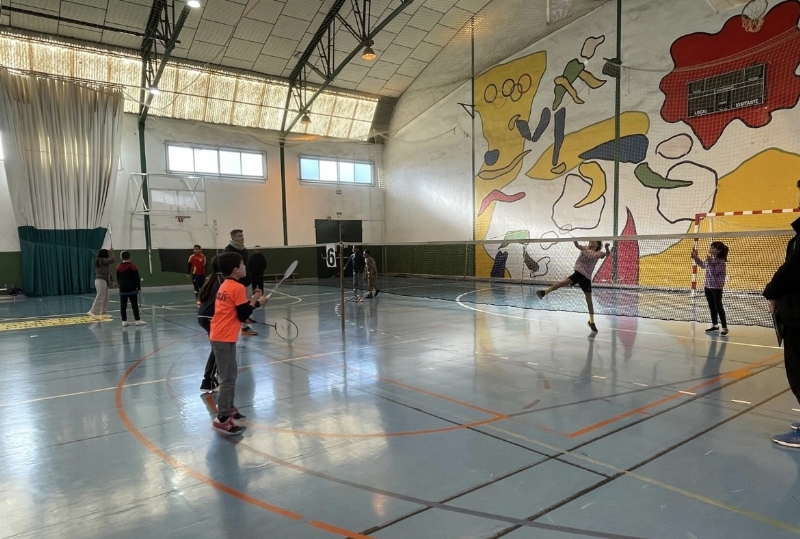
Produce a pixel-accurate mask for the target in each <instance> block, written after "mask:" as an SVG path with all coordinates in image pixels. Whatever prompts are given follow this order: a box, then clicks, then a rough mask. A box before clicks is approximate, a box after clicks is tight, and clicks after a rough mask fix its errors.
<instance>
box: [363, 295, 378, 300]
mask: <svg viewBox="0 0 800 539" xmlns="http://www.w3.org/2000/svg"><path fill="white" fill-rule="evenodd" d="M374 297H375V296H373V295H372V294H367V295H366V296H364V299H372V298H374Z"/></svg>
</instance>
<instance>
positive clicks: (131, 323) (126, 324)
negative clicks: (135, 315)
mask: <svg viewBox="0 0 800 539" xmlns="http://www.w3.org/2000/svg"><path fill="white" fill-rule="evenodd" d="M132 325H133V322H127V321H126V322H123V323H122V327H124V328H126V327H128V326H132Z"/></svg>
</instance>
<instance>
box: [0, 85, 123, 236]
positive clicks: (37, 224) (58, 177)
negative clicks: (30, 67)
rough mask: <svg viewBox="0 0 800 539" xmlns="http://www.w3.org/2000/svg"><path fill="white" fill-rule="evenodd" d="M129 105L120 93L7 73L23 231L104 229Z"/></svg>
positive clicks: (2, 118) (4, 104)
mask: <svg viewBox="0 0 800 539" xmlns="http://www.w3.org/2000/svg"><path fill="white" fill-rule="evenodd" d="M124 103H125V99H124V96H123V94H122V90H120V89H115V88H94V87H90V86H88V85H82V84H79V83H77V82H72V81H65V80H60V79H52V78H47V77H43V76H38V75H32V74H15V73H11V72H9V71H8V70H7V69H0V130H1V131H2V133H3V137H2V141H3V151H4V154H5V168H6V176H7V178H8V188H9V192H10V194H11V201H12V203H13V206H14V212H15V217H16V221H17V226H19V227H24V226H29V227H34V228H35V229H38V230H76V229H81V230H86V229H96V228H105V224H106V223H107V222H108V215H107V214H108V212H109V210H110V198H111V196H112V195H113V193H114V187H115V184H116V180H117V169H118V160H119V152H120V142H121V136H122V130H121V128H122V112H123V107H124Z"/></svg>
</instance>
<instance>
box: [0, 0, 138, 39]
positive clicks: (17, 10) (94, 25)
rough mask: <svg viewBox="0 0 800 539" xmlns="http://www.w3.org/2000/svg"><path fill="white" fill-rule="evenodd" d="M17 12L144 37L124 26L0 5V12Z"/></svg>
mask: <svg viewBox="0 0 800 539" xmlns="http://www.w3.org/2000/svg"><path fill="white" fill-rule="evenodd" d="M6 11H7V12H9V13H19V14H20V15H30V16H32V17H41V18H43V19H50V20H51V21H58V22H66V23H69V24H74V25H77V26H86V27H87V28H94V29H95V30H102V31H107V32H117V33H119V34H128V35H130V36H136V37H144V33H142V32H137V31H135V30H128V29H126V28H116V27H114V26H108V25H105V24H95V23H92V22H86V21H79V20H76V19H68V18H67V17H61V16H60V15H53V14H51V13H42V12H39V11H31V10H29V9H22V8H19V7H14V6H2V7H0V12H6Z"/></svg>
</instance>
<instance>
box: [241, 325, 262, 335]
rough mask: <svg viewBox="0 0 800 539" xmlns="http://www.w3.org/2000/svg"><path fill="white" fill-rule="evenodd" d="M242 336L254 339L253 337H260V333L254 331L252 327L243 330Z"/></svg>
mask: <svg viewBox="0 0 800 539" xmlns="http://www.w3.org/2000/svg"><path fill="white" fill-rule="evenodd" d="M242 335H247V336H248V337H252V336H253V335H258V331H256V330H254V329H253V328H251V327H250V326H245V327H243V328H242Z"/></svg>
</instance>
